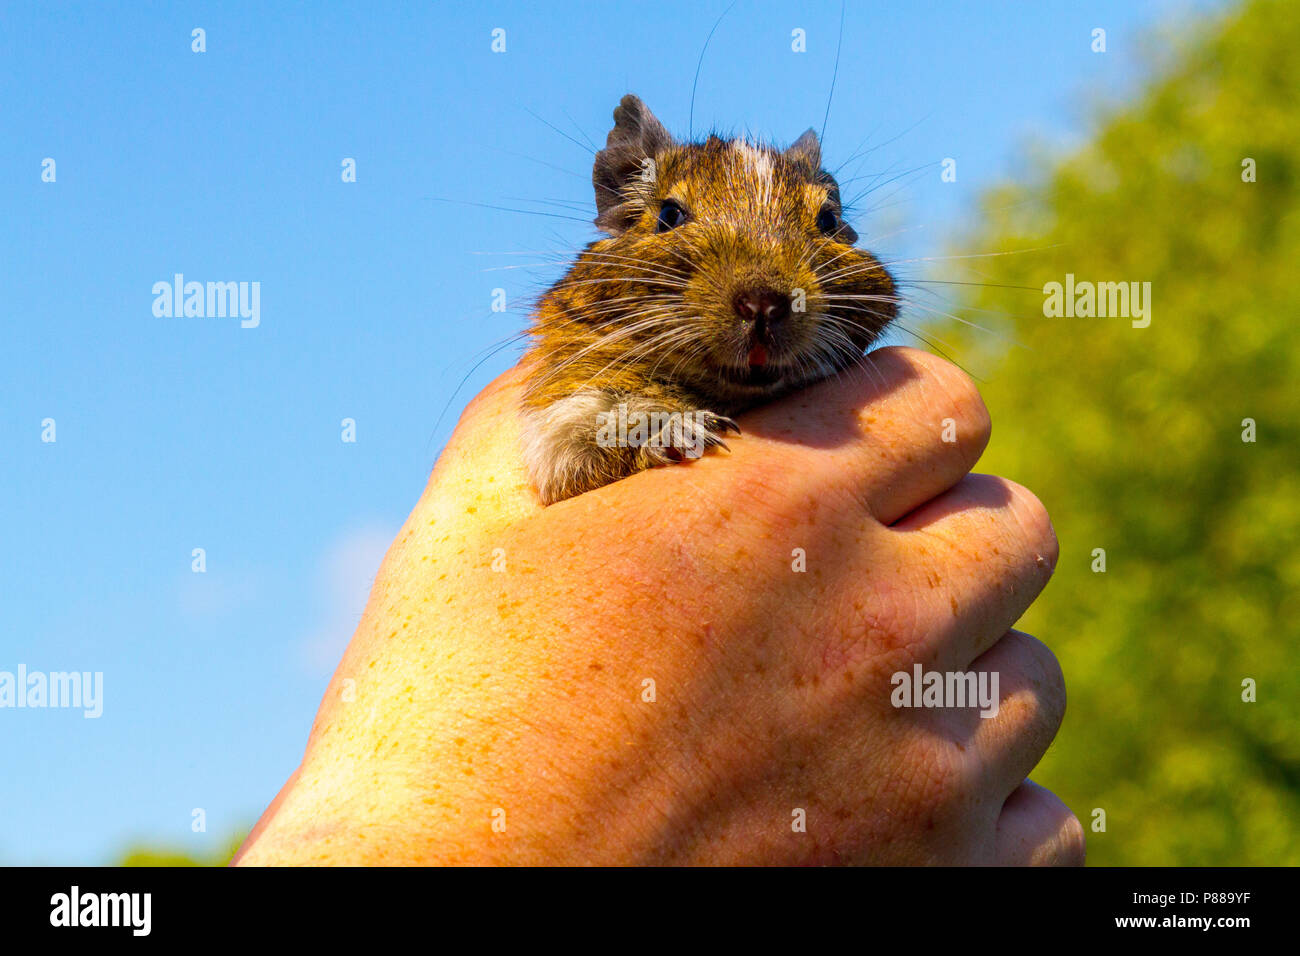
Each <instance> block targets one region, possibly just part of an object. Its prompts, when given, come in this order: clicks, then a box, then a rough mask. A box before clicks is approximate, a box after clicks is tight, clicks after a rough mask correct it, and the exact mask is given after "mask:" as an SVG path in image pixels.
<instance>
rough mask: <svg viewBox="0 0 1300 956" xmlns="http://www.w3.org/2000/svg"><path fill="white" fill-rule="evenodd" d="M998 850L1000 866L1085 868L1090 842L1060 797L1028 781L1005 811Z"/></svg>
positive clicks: (999, 831) (1001, 818) (1015, 794)
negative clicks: (1085, 858)
mask: <svg viewBox="0 0 1300 956" xmlns="http://www.w3.org/2000/svg"><path fill="white" fill-rule="evenodd" d="M996 846H997V848H996V851H995V853H996V862H997V864H998V865H999V866H1083V860H1084V856H1085V854H1086V848H1087V840H1086V839H1085V837H1084V833H1083V826H1082V824H1080V823H1079V819H1078V818H1077V817H1076V816H1075V815H1074V814H1073V813H1071V812H1070V808H1069V807H1067V806H1066V805H1065V804H1064V803H1062V802H1061V799H1060V798H1059V797H1058V796H1057V795H1056V794H1054V793H1052V791H1050V790H1048V789H1046V788H1044V787H1040V786H1039V785H1038V784H1036V783H1034V782H1033V781H1030V780H1026V781H1025V782H1024V783H1023V784H1021V785H1020V786H1019V787H1017V788H1016V790H1015V792H1014V793H1012V794H1011V796H1010V797H1008V798H1007V802H1006V803H1005V804H1004V805H1003V807H1002V814H1001V816H999V817H998V831H997V844H996Z"/></svg>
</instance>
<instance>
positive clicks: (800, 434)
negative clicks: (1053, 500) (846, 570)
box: [732, 347, 989, 524]
mask: <svg viewBox="0 0 1300 956" xmlns="http://www.w3.org/2000/svg"><path fill="white" fill-rule="evenodd" d="M740 425H741V428H742V429H743V430H744V434H745V435H746V436H750V435H753V436H756V437H758V438H761V439H762V440H763V441H762V442H761V443H760V442H748V443H746V442H740V441H738V442H735V443H734V444H733V446H732V447H733V449H734V452H733V457H734V459H735V460H736V462H737V463H740V462H743V461H745V460H746V459H748V458H751V457H755V458H757V457H760V456H766V455H768V454H769V453H770V445H771V444H772V443H773V442H776V443H780V444H783V445H787V446H796V447H800V448H802V449H804V450H806V451H808V452H809V453H810V455H812V456H818V457H820V458H821V459H822V460H821V461H810V462H808V471H809V473H812V474H814V475H815V476H816V478H817V479H818V480H819V481H822V482H824V483H826V484H829V485H832V486H837V487H838V488H839V489H840V490H847V491H849V492H850V493H852V494H853V495H856V496H857V497H859V498H860V499H861V500H862V501H863V502H864V504H865V505H866V506H867V508H868V509H869V510H870V512H871V514H873V515H874V516H875V517H876V518H877V519H878V520H880V521H881V522H883V523H885V524H890V523H892V522H894V521H895V520H897V519H898V518H900V517H901V516H903V515H905V514H907V513H908V512H909V511H911V510H912V509H913V508H916V507H918V506H920V505H921V504H923V503H925V502H926V501H929V500H930V499H931V498H933V497H934V496H935V495H937V494H940V493H942V492H943V491H945V490H947V489H948V488H951V487H952V486H953V485H954V484H956V482H957V481H958V480H960V479H961V477H962V476H963V475H965V474H966V473H967V472H968V471H970V469H971V468H972V467H974V465H975V462H976V461H977V460H978V459H979V456H980V454H981V453H982V452H983V450H984V446H985V445H986V444H987V443H988V437H989V416H988V410H987V409H986V408H985V407H984V402H983V401H982V400H981V399H980V396H979V392H978V391H977V390H976V389H975V386H974V384H973V383H972V382H971V380H970V378H969V376H967V375H966V373H964V372H962V371H961V370H960V369H958V368H957V367H956V366H955V365H952V364H951V363H949V362H946V361H944V360H943V359H940V358H938V357H936V356H934V355H931V354H930V353H928V352H922V351H919V350H918V349H911V348H902V347H895V348H885V349H878V350H877V351H875V352H872V353H871V354H870V355H867V356H866V357H865V358H864V361H863V363H862V365H861V366H860V367H855V368H854V369H852V370H850V371H847V372H844V373H842V374H841V375H838V376H836V377H835V378H832V379H829V380H827V381H825V382H822V383H820V384H818V385H814V386H812V387H811V388H808V389H805V390H803V391H801V392H798V393H796V394H794V395H791V396H789V397H787V398H785V399H783V400H781V401H779V402H776V403H774V404H773V405H770V406H767V407H764V408H762V409H760V410H758V411H756V412H752V413H750V414H748V415H746V416H744V417H743V418H742V419H741V422H740ZM828 456H829V457H830V458H831V459H832V461H831V462H827V461H825V458H826V457H828ZM795 477H796V478H798V477H801V476H798V475H796V476H795Z"/></svg>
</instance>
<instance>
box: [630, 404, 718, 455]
mask: <svg viewBox="0 0 1300 956" xmlns="http://www.w3.org/2000/svg"><path fill="white" fill-rule="evenodd" d="M732 432H734V433H735V434H737V435H739V434H740V426H739V425H737V424H736V423H735V422H734V421H732V420H731V419H730V418H727V417H726V416H724V415H719V414H717V413H715V412H710V411H708V410H700V411H689V412H683V413H682V414H680V415H672V416H671V417H669V418H668V421H667V422H665V423H664V424H663V426H662V427H661V428H660V429H659V430H658V431H656V432H655V433H654V434H653V435H652V436H651V438H650V441H648V442H647V443H646V444H645V445H644V446H642V447H641V449H640V451H641V453H642V454H643V455H644V456H645V458H646V460H647V462H648V463H649V464H652V465H668V464H677V463H679V462H683V461H686V460H688V459H692V458H699V457H701V456H703V454H704V453H705V452H706V451H708V450H709V449H710V448H722V449H723V450H725V451H730V450H731V449H729V448H728V447H727V443H726V442H725V441H723V439H722V436H723V435H727V434H729V433H732Z"/></svg>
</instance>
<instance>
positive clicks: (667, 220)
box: [655, 199, 687, 232]
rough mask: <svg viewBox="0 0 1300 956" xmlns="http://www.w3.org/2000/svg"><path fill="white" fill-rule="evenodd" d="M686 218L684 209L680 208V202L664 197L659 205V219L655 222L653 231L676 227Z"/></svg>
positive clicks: (664, 230) (663, 230)
mask: <svg viewBox="0 0 1300 956" xmlns="http://www.w3.org/2000/svg"><path fill="white" fill-rule="evenodd" d="M686 219H687V216H686V210H685V209H683V208H682V205H681V203H679V202H677V200H675V199H665V200H664V203H663V205H662V206H660V207H659V221H658V222H657V223H656V224H655V232H667V231H668V230H669V229H676V228H677V227H678V226H680V225H681V224H682V223H684V222H685V221H686Z"/></svg>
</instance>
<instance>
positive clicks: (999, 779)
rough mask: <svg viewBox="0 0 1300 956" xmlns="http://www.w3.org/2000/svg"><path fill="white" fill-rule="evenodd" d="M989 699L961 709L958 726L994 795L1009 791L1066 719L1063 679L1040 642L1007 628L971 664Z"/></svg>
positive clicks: (1034, 761) (1023, 777) (1041, 756)
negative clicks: (994, 792) (960, 722)
mask: <svg viewBox="0 0 1300 956" xmlns="http://www.w3.org/2000/svg"><path fill="white" fill-rule="evenodd" d="M970 670H971V671H972V672H974V673H975V674H977V675H987V676H984V681H985V684H984V686H985V688H986V689H987V690H988V691H989V692H990V693H989V694H988V698H990V699H991V700H992V701H993V702H994V703H992V704H991V705H990V703H989V699H985V700H980V701H979V702H978V703H979V706H978V707H974V706H972V707H971V708H969V709H966V710H963V711H962V712H961V721H962V726H960V727H959V728H958V729H957V733H959V734H960V735H961V739H962V740H963V741H964V742H965V746H966V752H967V753H969V754H971V755H972V757H973V758H974V760H975V762H976V764H977V765H978V766H979V768H980V773H981V774H982V775H983V776H984V778H985V779H986V780H987V781H988V782H989V785H990V787H992V788H993V789H994V790H995V791H996V792H997V793H998V794H1007V793H1010V792H1011V791H1012V790H1014V789H1015V788H1016V787H1017V786H1018V785H1019V784H1020V782H1021V781H1022V780H1024V779H1025V777H1027V776H1029V774H1030V772H1031V771H1032V770H1033V769H1034V767H1036V766H1038V762H1039V761H1040V760H1042V759H1043V755H1044V754H1045V753H1047V748H1048V747H1050V746H1051V744H1052V740H1053V738H1055V737H1056V732H1057V731H1058V730H1059V729H1060V727H1061V721H1062V719H1064V717H1065V677H1064V676H1063V675H1062V673H1061V665H1060V663H1059V662H1058V661H1057V660H1056V655H1055V654H1053V653H1052V652H1051V650H1050V649H1049V648H1048V647H1047V645H1046V644H1044V643H1043V642H1042V641H1040V640H1038V639H1036V638H1033V637H1030V636H1029V635H1028V634H1025V633H1023V632H1021V631H1010V632H1008V633H1007V634H1006V635H1005V636H1004V637H1003V638H1002V640H1000V641H998V642H997V643H996V644H995V645H993V647H992V649H990V650H989V651H988V652H986V653H984V654H982V655H980V657H979V658H978V659H977V660H976V661H975V662H974V663H973V664H971V666H970Z"/></svg>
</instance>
